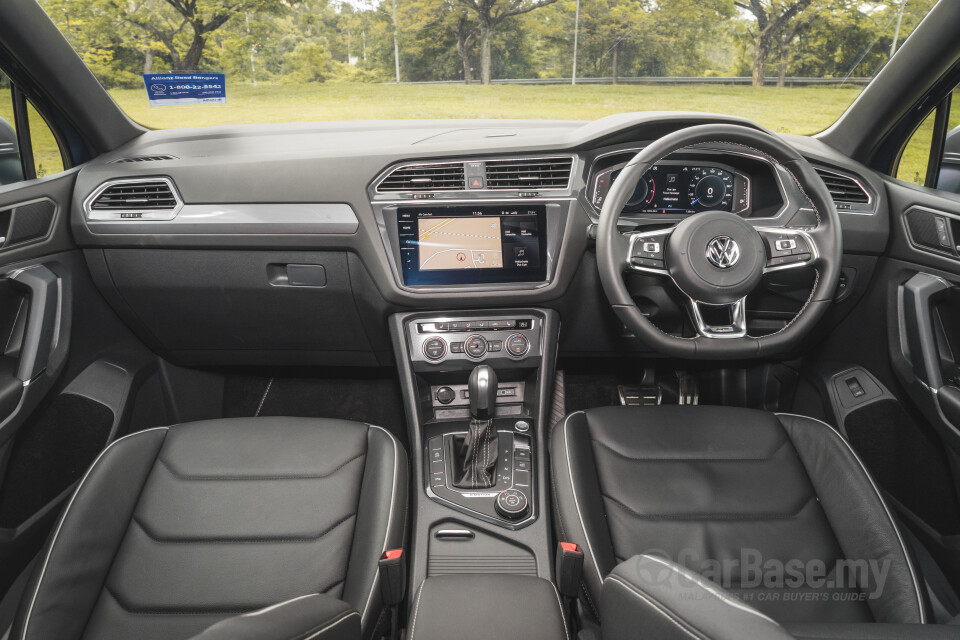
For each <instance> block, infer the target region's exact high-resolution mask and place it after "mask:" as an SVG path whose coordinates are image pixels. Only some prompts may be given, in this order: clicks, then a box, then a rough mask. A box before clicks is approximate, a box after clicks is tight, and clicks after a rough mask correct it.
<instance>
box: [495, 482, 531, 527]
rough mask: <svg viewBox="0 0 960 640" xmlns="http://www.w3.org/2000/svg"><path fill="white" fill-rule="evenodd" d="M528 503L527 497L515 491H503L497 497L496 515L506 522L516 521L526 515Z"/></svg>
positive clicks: (528, 508)
mask: <svg viewBox="0 0 960 640" xmlns="http://www.w3.org/2000/svg"><path fill="white" fill-rule="evenodd" d="M529 510H530V503H528V502H527V496H525V495H523V493H521V492H519V491H517V490H516V489H505V490H504V491H501V492H500V495H499V496H497V513H499V514H500V515H501V516H503V517H504V518H506V519H507V520H517V519H519V518H522V517H523V516H525V515H527V511H529Z"/></svg>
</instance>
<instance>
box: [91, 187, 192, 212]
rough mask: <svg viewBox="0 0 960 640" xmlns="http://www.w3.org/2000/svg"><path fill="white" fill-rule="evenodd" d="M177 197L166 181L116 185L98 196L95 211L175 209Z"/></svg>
mask: <svg viewBox="0 0 960 640" xmlns="http://www.w3.org/2000/svg"><path fill="white" fill-rule="evenodd" d="M176 207H177V197H176V196H175V195H174V193H173V190H172V189H171V188H170V185H169V184H167V182H166V181H164V180H144V181H142V182H125V183H120V184H114V185H111V186H109V187H107V188H106V189H104V190H103V192H102V193H101V194H100V195H98V196H97V198H96V199H95V200H94V201H93V203H92V204H91V209H93V210H107V211H121V210H122V211H131V210H135V211H145V210H148V209H175V208H176Z"/></svg>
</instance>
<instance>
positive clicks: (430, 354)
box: [423, 336, 447, 361]
mask: <svg viewBox="0 0 960 640" xmlns="http://www.w3.org/2000/svg"><path fill="white" fill-rule="evenodd" d="M423 355H425V356H426V357H427V359H428V360H433V361H437V360H440V359H442V358H443V356H445V355H447V343H446V341H445V340H444V339H443V338H439V337H437V336H434V337H432V338H430V339H429V340H427V341H426V342H424V343H423Z"/></svg>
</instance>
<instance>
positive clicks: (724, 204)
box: [687, 167, 733, 211]
mask: <svg viewBox="0 0 960 640" xmlns="http://www.w3.org/2000/svg"><path fill="white" fill-rule="evenodd" d="M688 177H689V182H688V185H689V187H688V190H687V196H688V197H689V198H690V207H691V208H695V209H696V210H697V211H706V210H708V209H715V210H720V211H730V209H731V205H732V204H733V175H732V174H731V173H730V172H728V171H724V170H723V169H718V168H716V167H691V168H690V172H689V174H688Z"/></svg>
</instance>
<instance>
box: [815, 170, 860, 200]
mask: <svg viewBox="0 0 960 640" xmlns="http://www.w3.org/2000/svg"><path fill="white" fill-rule="evenodd" d="M814 169H815V170H816V172H817V173H818V174H820V178H821V179H822V180H823V183H824V184H825V185H827V190H828V191H829V192H830V196H831V197H832V198H833V201H834V203H836V204H867V203H868V202H870V196H869V195H868V194H867V192H866V191H864V190H863V187H861V186H860V185H859V184H857V181H856V180H854V179H853V178H851V177H849V176H845V175H843V174H840V173H835V172H833V171H830V170H828V169H823V168H821V167H814Z"/></svg>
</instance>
